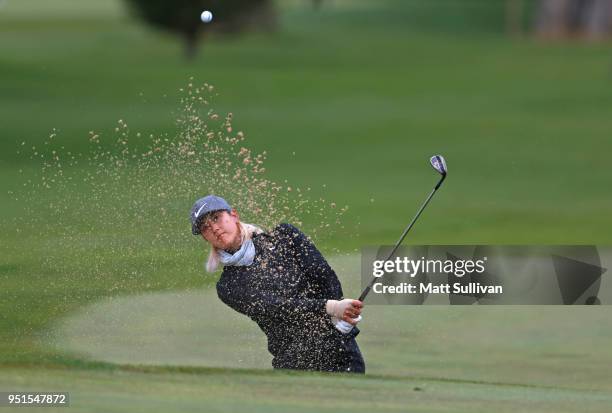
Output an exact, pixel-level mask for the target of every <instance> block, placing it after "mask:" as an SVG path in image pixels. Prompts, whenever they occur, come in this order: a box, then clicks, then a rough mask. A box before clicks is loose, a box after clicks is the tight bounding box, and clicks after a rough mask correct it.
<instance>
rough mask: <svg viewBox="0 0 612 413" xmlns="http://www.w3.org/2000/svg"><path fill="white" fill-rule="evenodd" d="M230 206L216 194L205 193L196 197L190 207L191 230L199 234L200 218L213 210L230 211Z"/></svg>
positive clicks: (194, 233)
mask: <svg viewBox="0 0 612 413" xmlns="http://www.w3.org/2000/svg"><path fill="white" fill-rule="evenodd" d="M231 210H232V207H231V206H230V204H228V203H227V201H226V200H225V199H223V198H221V197H219V196H216V195H207V196H205V197H204V198H200V199H198V200H197V201H196V202H195V204H193V206H192V207H191V232H192V233H193V235H200V225H201V223H202V218H204V216H206V214H208V213H209V212H213V211H228V212H229V211H231Z"/></svg>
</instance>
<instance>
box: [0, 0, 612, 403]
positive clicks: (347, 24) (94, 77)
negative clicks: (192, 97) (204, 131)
mask: <svg viewBox="0 0 612 413" xmlns="http://www.w3.org/2000/svg"><path fill="white" fill-rule="evenodd" d="M476 3H478V2H475V3H474V4H476ZM427 4H430V5H429V6H428V5H427ZM431 4H432V3H427V2H405V1H377V2H366V1H355V2H344V1H336V2H333V3H331V4H329V5H328V6H325V3H324V7H323V8H322V9H321V10H319V11H316V10H313V9H312V8H311V7H310V4H309V3H308V2H283V3H282V7H281V13H280V27H279V30H278V32H277V33H276V34H262V33H260V34H250V35H247V36H246V37H236V38H230V39H225V38H218V37H213V38H210V39H207V41H206V42H205V43H204V44H203V47H202V49H201V54H200V55H199V56H198V57H197V59H196V60H195V61H193V62H189V63H188V62H185V61H184V60H183V59H182V56H181V47H180V44H178V43H177V42H176V41H175V40H174V39H173V38H171V37H168V36H166V35H164V34H161V33H158V32H152V31H150V30H149V29H147V28H144V27H143V26H141V25H140V24H137V23H135V22H134V21H133V20H131V19H130V18H129V17H128V16H127V15H126V14H125V12H124V11H123V9H122V8H121V3H118V2H113V1H106V2H102V1H98V2H96V1H93V0H87V1H85V0H81V1H76V0H61V1H59V0H58V1H54V2H47V1H43V0H18V1H10V0H9V1H8V2H4V3H2V6H0V193H1V194H2V198H1V199H2V202H1V205H0V208H1V210H0V212H1V216H0V315H1V316H0V363H1V364H2V365H4V367H2V369H1V370H0V389H1V390H5V389H6V390H16V389H37V390H44V389H49V388H51V387H53V388H65V389H66V390H69V391H71V392H72V393H73V400H74V404H73V405H74V406H75V407H77V408H78V409H79V410H81V411H125V410H126V406H127V407H128V408H129V409H130V410H133V411H153V406H155V408H156V409H158V410H159V411H170V410H172V409H174V410H176V411H190V410H198V408H199V407H201V406H203V405H207V406H209V407H210V408H209V411H223V410H224V409H225V410H227V411H236V410H241V409H245V408H246V407H247V406H250V407H252V408H253V409H255V410H256V411H258V410H261V411H276V410H278V411H286V410H287V409H288V408H290V407H291V408H293V409H296V410H301V411H325V410H326V409H328V410H329V411H332V410H333V409H340V410H342V409H345V410H349V409H350V410H359V409H363V410H364V411H372V410H374V409H375V410H381V411H385V410H388V411H400V410H406V409H411V408H412V409H411V410H417V411H470V412H473V411H516V410H534V411H535V410H537V411H551V412H552V411H578V410H580V411H607V410H609V409H606V407H609V406H610V404H611V400H610V391H611V390H612V388H611V383H610V379H609V377H608V376H609V375H608V374H607V373H608V372H607V371H606V367H605V366H607V365H609V364H610V359H611V357H612V352H611V351H610V350H609V349H610V348H612V347H611V346H610V340H611V336H610V333H609V331H608V330H609V329H608V328H607V326H608V325H609V322H608V320H609V319H610V316H612V314H611V313H610V311H609V310H608V309H607V308H606V307H600V308H589V309H588V310H587V309H574V308H563V309H558V308H546V309H542V308H533V309H529V308H521V309H508V310H507V311H504V309H493V310H489V309H487V311H479V309H478V308H473V309H467V310H466V309H463V310H461V311H457V312H455V311H454V308H444V309H440V308H438V309H432V308H429V307H426V308H418V309H414V311H412V310H411V309H410V308H402V309H401V311H400V312H399V313H398V314H395V315H393V317H391V318H389V317H387V314H386V313H384V311H389V310H387V309H384V310H382V309H380V308H376V309H374V308H372V309H371V314H372V319H373V320H378V321H379V322H377V323H373V322H370V323H371V324H370V325H369V327H368V322H367V320H368V319H367V314H366V321H364V324H363V325H364V328H363V333H362V335H361V336H360V340H361V342H362V343H363V347H364V351H366V354H365V355H366V358H367V360H368V363H369V366H370V367H371V370H370V371H371V372H372V374H373V376H370V377H367V378H352V377H351V378H348V377H346V378H345V377H342V378H340V377H326V376H321V375H309V374H306V375H300V374H291V375H286V374H284V373H278V374H276V373H274V372H266V371H263V372H262V371H241V370H232V369H228V370H225V369H219V370H207V369H206V368H204V369H201V370H198V369H194V370H193V371H190V372H180V371H177V370H172V369H169V370H167V371H166V370H164V369H162V368H155V369H151V370H148V371H144V370H143V371H136V370H133V369H132V370H125V369H119V368H117V367H113V366H110V365H106V364H96V363H89V362H85V361H84V360H83V359H82V358H81V357H80V356H79V355H78V354H75V353H66V352H65V351H63V350H62V349H58V348H55V347H53V346H51V345H48V344H45V343H48V342H49V340H44V338H45V337H46V336H47V335H50V334H52V333H53V331H55V330H54V328H55V326H56V324H57V323H59V322H60V320H61V319H62V317H64V316H66V315H68V314H71V313H72V312H74V313H79V312H80V311H82V309H83V308H84V306H86V305H89V304H91V303H94V302H96V301H97V300H99V299H102V298H105V297H114V296H129V295H131V294H141V293H147V292H156V293H160V292H166V291H183V290H189V291H192V292H193V291H194V290H195V291H200V290H203V289H206V288H208V287H209V286H210V285H211V284H212V283H213V282H214V281H215V278H214V277H210V276H203V275H202V265H201V263H202V259H203V253H202V246H201V243H200V242H198V241H197V240H195V239H193V237H192V236H191V235H190V234H189V228H188V226H187V224H186V212H187V211H188V209H189V207H190V206H191V202H192V201H193V199H194V198H195V197H197V196H199V195H200V193H199V189H198V188H194V194H193V197H192V196H189V197H185V198H180V199H173V200H171V201H169V203H168V207H167V210H168V214H169V215H170V216H174V217H175V219H174V221H173V224H172V226H171V227H169V228H167V233H165V234H164V235H165V237H167V238H166V241H167V245H164V244H163V243H161V244H160V243H153V242H151V238H152V237H153V235H155V234H150V233H146V232H145V233H143V232H142V231H139V230H138V227H137V226H135V225H130V223H125V222H123V221H121V219H119V218H121V217H117V218H118V219H117V223H116V225H115V226H116V228H114V229H113V231H112V233H105V232H104V231H107V230H108V228H109V226H108V225H102V224H101V225H100V226H99V231H89V230H87V232H85V230H80V229H79V227H78V226H77V227H76V229H72V230H71V234H72V237H71V238H70V239H66V238H65V237H64V234H65V232H66V231H65V229H63V228H57V227H54V226H53V222H51V223H48V222H47V223H46V225H45V227H44V230H43V228H42V227H37V226H34V225H33V223H34V222H38V221H36V220H33V219H31V217H29V216H27V215H26V209H25V208H24V200H25V199H32V196H33V195H32V189H31V188H32V185H31V184H29V183H28V181H33V182H36V181H37V179H39V178H38V172H39V170H40V167H41V161H40V158H35V159H31V157H30V154H31V152H32V150H31V147H32V146H36V147H37V148H38V150H39V151H40V152H41V153H45V154H47V153H48V152H49V151H48V149H46V148H45V146H44V142H45V141H46V140H47V137H48V135H49V133H51V131H52V129H53V128H56V129H57V137H56V138H55V139H56V143H58V142H59V145H61V146H63V149H62V151H63V152H62V153H66V152H69V151H70V152H73V153H79V152H86V151H87V148H88V147H89V145H90V143H89V140H88V132H89V131H91V130H94V131H97V132H100V133H101V134H102V135H105V136H109V135H111V132H112V130H113V129H114V128H115V126H116V123H117V120H118V119H124V120H125V121H127V122H128V124H129V126H130V129H131V130H132V131H134V132H137V131H139V132H142V135H143V136H146V135H147V134H149V133H155V134H163V133H167V134H168V136H170V137H172V136H173V134H174V133H175V132H176V127H175V125H174V120H175V119H176V110H177V108H178V102H177V101H178V95H179V93H178V89H179V88H181V87H184V86H185V85H186V84H187V83H188V82H189V78H190V77H191V76H193V77H194V82H198V83H203V82H210V83H212V84H214V85H215V87H216V90H217V91H218V93H219V96H218V97H217V98H216V100H215V102H214V103H213V106H214V107H215V109H217V110H219V111H221V113H224V112H227V111H231V112H233V113H234V117H235V122H234V126H235V128H236V129H237V130H243V131H245V133H246V134H247V137H248V141H247V143H248V145H249V146H250V147H252V148H253V149H254V150H256V151H263V150H266V151H267V152H268V161H267V164H266V168H267V174H268V176H269V177H270V178H271V179H274V180H275V181H278V182H283V181H284V180H285V179H286V180H287V181H288V183H289V184H291V185H293V186H300V187H312V192H311V195H310V196H311V197H312V198H315V199H316V198H318V197H319V196H323V197H325V198H326V199H328V200H330V201H333V202H336V203H337V204H338V205H348V206H349V211H348V214H347V215H346V216H345V218H344V220H343V221H344V226H345V228H344V229H342V230H338V231H335V232H333V233H331V234H330V235H329V236H324V237H321V238H320V239H318V240H317V243H318V245H319V246H320V247H321V249H322V250H323V252H324V253H326V254H331V253H332V251H334V252H337V251H339V252H351V253H353V252H354V251H355V249H358V248H359V247H361V246H362V245H371V244H377V243H392V242H394V241H395V240H396V238H397V236H398V235H399V233H400V232H401V229H402V227H403V225H405V222H406V221H407V220H409V219H410V217H411V215H412V214H413V212H414V210H415V209H416V207H417V206H418V204H419V203H420V202H421V200H422V199H423V198H424V196H425V195H426V194H427V192H428V191H429V189H430V188H431V185H433V183H434V182H435V179H436V177H435V176H434V173H433V171H432V170H431V169H430V168H429V166H428V165H427V157H428V156H429V155H431V154H433V153H443V154H444V155H445V156H446V158H447V160H448V163H449V171H450V175H449V179H448V180H447V182H446V183H445V187H444V188H443V190H442V191H441V192H440V194H439V195H438V196H437V198H436V199H435V201H434V202H433V203H432V204H431V206H430V207H429V208H428V210H427V211H426V213H425V214H424V216H423V217H422V219H421V220H420V222H419V223H418V225H417V227H415V229H414V232H413V233H412V234H411V239H410V242H411V243H414V244H419V243H434V244H452V243H462V244H463V243H498V244H504V243H516V244H540V243H549V244H562V243H567V244H576V243H578V244H579V243H582V244H584V243H589V244H611V243H612V235H611V232H610V231H609V229H610V228H612V216H611V215H610V213H609V212H610V210H611V209H612V195H611V192H610V190H609V189H608V187H609V186H610V182H611V178H612V174H611V173H610V171H609V167H608V161H607V158H608V156H609V153H611V152H612V140H611V139H610V132H609V131H610V130H612V116H610V111H611V109H612V95H610V93H609V90H610V85H611V82H612V57H611V55H610V53H609V43H598V44H597V43H596V44H583V43H579V42H570V43H545V42H538V41H534V40H533V39H530V38H524V39H509V38H507V37H505V36H503V34H502V32H503V30H501V29H495V27H496V24H497V23H495V24H493V23H491V22H501V21H503V16H502V14H501V13H502V12H501V11H502V10H503V6H502V2H501V1H491V2H487V3H486V4H487V5H486V6H482V5H481V6H478V7H473V8H470V9H468V10H463V9H461V8H457V7H456V6H453V2H438V3H436V4H437V5H431ZM22 143H24V144H23V145H22ZM132 144H133V145H134V146H135V147H136V148H138V147H139V145H144V143H142V142H140V141H139V140H138V139H136V138H135V137H134V139H133V141H132ZM110 147H111V146H110V145H109V148H110ZM18 152H19V153H18ZM79 168H82V169H79ZM166 168H167V169H168V170H171V168H172V165H167V166H166ZM87 171H89V170H88V169H87V168H86V167H85V166H82V167H77V168H76V170H74V171H72V172H73V173H75V174H77V175H78V174H83V175H84V174H85V173H86V172H87ZM153 172H154V173H157V172H160V171H153ZM178 180H180V177H177V182H178ZM24 185H25V186H24ZM141 189H142V188H141ZM73 190H74V191H76V192H74V193H72V194H71V193H69V192H68V193H62V194H61V196H63V197H66V198H68V199H70V197H71V196H72V197H74V199H75V200H79V201H82V200H83V199H84V198H85V197H86V194H87V193H86V192H85V189H83V192H78V191H79V187H78V186H77V187H75V189H73ZM132 190H133V188H126V191H132ZM142 190H146V188H145V189H142ZM26 193H27V194H28V195H25V194H26ZM34 197H35V199H36V202H37V205H44V204H45V202H47V201H49V202H50V201H51V200H53V199H55V198H56V197H57V193H52V192H48V191H37V192H36V193H35V194H34ZM103 201H104V202H106V203H108V204H109V205H113V203H114V202H115V203H116V202H117V201H116V200H114V199H106V200H103ZM115 206H119V207H120V206H121V205H115ZM237 207H238V208H240V206H237ZM28 213H29V212H28ZM71 214H73V215H75V214H76V212H75V211H67V212H66V217H68V218H70V217H72V216H73V215H71ZM82 218H83V217H76V216H75V219H82ZM43 219H44V217H43ZM314 224H316V222H309V221H308V219H306V222H305V225H304V226H305V228H308V227H309V226H311V225H314ZM79 231H81V232H79ZM111 241H112V242H111ZM109 245H112V248H110V247H109ZM177 245H178V246H179V247H180V246H184V248H182V252H181V254H174V253H173V252H172V251H174V249H173V248H176V246H177ZM169 246H172V248H170V247H169ZM348 277H349V278H350V277H355V278H351V279H356V278H357V277H358V274H353V275H350V274H349V275H348ZM357 290H358V289H353V290H351V291H355V292H356V291H357ZM556 310H559V311H556ZM203 311H205V306H204V305H203ZM381 311H382V312H381ZM385 320H386V322H385ZM540 320H541V322H540ZM396 321H397V322H398V323H400V324H399V327H396V325H395V324H394V323H395V322H396ZM162 327H163V326H162ZM368 329H369V330H368ZM471 329H473V330H471ZM448 331H452V332H453V334H450V333H448ZM41 338H43V339H42V340H41ZM119 341H120V340H119ZM367 351H369V354H368V353H367ZM43 365H44V366H48V367H49V368H48V369H46V368H43V367H42V366H43ZM228 366H231V367H233V364H231V363H230V362H229V361H228ZM58 367H61V368H63V367H69V369H58ZM395 370H397V371H395ZM418 377H425V378H423V379H419V378H418ZM462 378H463V379H465V380H468V382H466V381H461V379H462ZM434 379H435V380H434ZM444 379H450V381H444ZM469 380H473V382H470V381H469ZM51 383H54V384H58V387H56V386H51ZM494 383H501V385H498V384H494ZM504 383H505V384H504ZM508 383H509V384H512V385H506V384H508ZM515 385H518V386H515ZM414 387H419V388H422V391H414V390H413V389H414ZM564 389H565V390H564ZM568 389H569V390H568ZM140 391H142V395H138V394H137V393H138V392H140Z"/></svg>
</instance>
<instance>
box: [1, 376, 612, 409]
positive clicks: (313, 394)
mask: <svg viewBox="0 0 612 413" xmlns="http://www.w3.org/2000/svg"><path fill="white" fill-rule="evenodd" d="M0 386H2V387H3V388H7V389H9V388H10V389H11V390H12V391H17V390H22V391H28V390H29V391H40V389H50V388H53V389H58V391H60V390H63V391H69V392H70V397H71V406H70V410H71V411H78V412H81V411H83V412H85V411H106V412H115V411H117V412H124V411H143V412H144V411H147V412H157V411H159V412H166V411H174V410H178V411H182V412H191V411H194V412H195V411H202V409H203V408H205V410H206V411H207V412H233V411H237V410H243V409H249V411H253V412H285V411H294V412H309V411H318V412H338V411H340V412H345V411H346V412H349V411H351V412H355V411H358V412H361V411H363V412H370V411H372V410H376V411H383V412H396V411H397V412H399V411H402V412H403V411H406V409H408V410H410V411H419V412H490V411H492V410H494V411H498V412H513V411H516V409H522V410H527V411H538V412H573V411H577V410H583V409H586V408H587V406H588V409H589V411H593V412H604V411H606V408H607V407H608V406H609V404H610V402H611V398H610V395H609V394H605V393H602V392H594V391H591V392H580V391H576V390H572V389H556V388H546V387H538V386H508V385H504V384H496V383H474V382H469V381H447V380H435V379H427V378H413V379H406V378H399V377H389V376H386V377H380V376H368V377H365V378H362V377H350V376H328V375H321V374H308V373H281V372H262V371H261V370H259V371H241V372H236V371H231V370H229V371H228V370H225V369H191V371H189V370H187V371H180V370H178V369H174V370H172V369H171V370H170V371H168V370H161V369H151V368H149V369H147V368H144V369H139V368H135V369H132V368H121V369H112V370H110V371H104V370H102V371H100V370H93V371H92V370H90V369H87V370H81V369H72V370H46V371H44V372H40V371H39V370H33V369H19V370H15V369H10V368H9V369H3V370H2V372H1V373H0ZM25 411H27V410H25Z"/></svg>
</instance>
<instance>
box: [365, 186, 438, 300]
mask: <svg viewBox="0 0 612 413" xmlns="http://www.w3.org/2000/svg"><path fill="white" fill-rule="evenodd" d="M445 178H446V175H442V178H440V181H438V183H437V184H436V186H435V187H434V189H432V191H431V193H430V194H429V196H428V197H427V199H426V200H425V202H423V205H421V208H419V210H418V212H417V213H416V215H415V216H414V218H412V221H411V222H410V224H409V225H408V226H407V227H406V229H405V230H404V232H403V233H402V236H401V237H400V239H399V240H398V241H397V242H396V243H395V246H394V247H393V249H392V250H391V253H389V256H388V257H387V259H386V260H385V262H386V261H389V260H390V259H391V258H392V257H393V255H394V254H395V252H396V251H397V249H398V248H399V246H400V245H401V244H402V241H404V238H406V235H408V232H410V230H411V229H412V227H413V226H414V223H415V222H416V221H417V219H419V216H421V213H422V212H423V210H424V209H425V207H426V206H427V204H429V201H431V198H433V196H434V194H435V193H436V191H437V190H438V188H440V185H442V182H443V181H444V179H445ZM376 280H378V278H372V281H370V283H369V284H368V286H367V287H366V288H365V289H364V290H363V291H362V292H361V295H360V296H359V301H363V300H365V298H366V297H367V295H368V293H369V292H370V290H371V289H372V286H373V285H374V284H375V283H376Z"/></svg>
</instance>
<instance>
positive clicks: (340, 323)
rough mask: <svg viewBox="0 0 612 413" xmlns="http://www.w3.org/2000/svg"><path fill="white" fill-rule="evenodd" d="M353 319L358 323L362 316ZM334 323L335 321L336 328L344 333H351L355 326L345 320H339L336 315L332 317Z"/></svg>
mask: <svg viewBox="0 0 612 413" xmlns="http://www.w3.org/2000/svg"><path fill="white" fill-rule="evenodd" d="M353 320H355V324H357V323H358V322H360V321H361V316H359V317H357V318H354V319H353ZM332 323H334V326H335V327H336V330H338V331H340V332H341V333H342V334H348V333H350V332H351V330H352V329H353V327H355V326H354V325H352V324H349V323H347V322H346V321H344V320H338V319H337V318H336V317H332Z"/></svg>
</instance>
